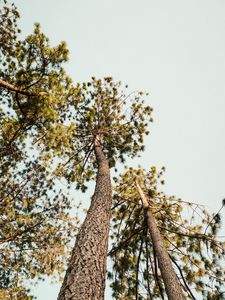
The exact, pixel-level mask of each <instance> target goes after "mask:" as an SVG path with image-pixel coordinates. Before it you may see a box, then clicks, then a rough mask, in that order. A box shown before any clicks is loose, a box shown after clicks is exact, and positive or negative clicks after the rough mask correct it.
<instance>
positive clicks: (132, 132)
mask: <svg viewBox="0 0 225 300" xmlns="http://www.w3.org/2000/svg"><path fill="white" fill-rule="evenodd" d="M125 88H127V86H126V87H125ZM144 96H145V93H143V92H134V93H131V94H126V93H125V92H124V91H123V90H122V89H121V83H120V82H114V81H113V79H112V78H111V77H106V78H104V79H96V78H94V77H93V78H92V80H91V81H90V82H87V83H82V84H77V86H76V91H75V94H74V99H73V101H71V103H70V110H69V112H68V119H69V120H70V129H69V132H70V134H71V129H72V128H73V133H72V135H73V137H74V140H75V144H74V146H73V147H74V149H76V153H75V154H73V155H72V157H71V158H70V159H69V161H68V163H67V164H66V167H67V168H65V165H63V172H64V173H63V174H64V175H65V176H66V177H67V179H68V180H69V181H77V182H78V185H77V187H78V188H80V187H81V188H82V189H83V190H85V186H84V183H85V181H86V180H87V181H89V180H90V179H91V178H92V177H93V174H94V170H95V169H96V167H97V164H96V159H95V156H94V145H95V141H96V139H98V140H99V141H100V142H101V145H102V147H103V151H104V153H105V155H106V157H107V159H108V161H109V164H110V167H115V165H116V162H117V161H121V162H124V161H125V157H126V156H129V157H132V158H133V157H135V156H136V155H137V154H138V153H139V152H140V151H143V150H144V146H143V138H144V135H145V134H148V133H149V131H148V122H149V121H152V118H151V112H152V108H150V107H149V106H145V105H144V100H143V98H144ZM68 119H67V120H68ZM60 171H61V170H60Z"/></svg>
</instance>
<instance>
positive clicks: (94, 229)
mask: <svg viewBox="0 0 225 300" xmlns="http://www.w3.org/2000/svg"><path fill="white" fill-rule="evenodd" d="M95 155H96V160H97V163H98V173H97V180H96V186H95V192H94V195H93V197H92V201H91V206H90V208H89V210H88V212H87V216H86V219H85V221H84V223H83V224H82V226H81V228H80V231H79V234H78V236H77V239H76V243H75V246H74V249H73V250H72V257H71V260H70V263H69V267H68V269H67V272H66V275H65V278H64V282H63V284H62V287H61V290H60V293H59V296H58V300H69V299H70V300H102V299H104V290H105V274H106V260H107V251H108V236H109V222H110V217H111V204H112V195H111V194H112V191H111V182H110V170H109V165H108V161H107V159H106V158H105V155H104V153H103V151H102V148H101V146H100V144H97V145H96V146H95Z"/></svg>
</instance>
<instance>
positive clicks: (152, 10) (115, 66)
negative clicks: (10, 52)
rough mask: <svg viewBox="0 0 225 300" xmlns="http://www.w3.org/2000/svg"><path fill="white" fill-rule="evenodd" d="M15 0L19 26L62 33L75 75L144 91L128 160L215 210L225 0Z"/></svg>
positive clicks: (222, 185) (224, 104)
mask: <svg viewBox="0 0 225 300" xmlns="http://www.w3.org/2000/svg"><path fill="white" fill-rule="evenodd" d="M15 3H16V4H17V6H18V8H19V10H20V12H21V27H22V30H23V32H24V33H25V34H28V33H30V32H31V31H32V27H33V23H34V22H39V23H40V24H41V27H42V30H43V31H44V33H45V34H46V35H47V36H48V37H49V38H50V40H51V42H52V43H53V44H54V45H55V44H56V43H58V42H59V41H61V40H64V41H66V43H67V45H68V47H69V50H70V62H69V64H68V66H67V70H68V72H69V74H70V75H71V76H72V78H73V79H74V81H75V82H77V81H86V80H89V78H90V77H91V76H93V75H94V76H96V77H103V76H108V75H111V76H113V77H114V79H116V80H121V81H122V82H124V83H127V84H128V85H129V88H130V89H131V90H146V91H148V92H149V93H150V95H149V97H148V99H147V102H148V104H149V105H151V106H152V107H153V108H154V120H155V122H154V123H153V124H152V125H151V128H150V129H151V134H150V135H149V137H148V138H147V139H146V151H145V153H144V154H143V155H142V158H141V159H139V160H136V161H134V162H133V164H134V165H137V164H138V163H141V164H142V165H143V166H144V167H145V168H148V167H150V166H151V165H156V166H158V167H160V166H162V165H165V166H166V170H167V171H166V176H165V179H166V186H165V190H166V192H167V193H168V194H175V195H177V196H179V197H182V198H183V199H184V200H187V201H193V202H197V203H200V204H204V205H206V208H208V209H210V210H213V211H214V212H216V211H217V210H218V209H219V208H220V206H221V200H222V199H223V198H224V197H225V182H224V181H225V180H224V179H225V175H224V169H225V137H224V131H225V84H224V83H225V1H224V0H189V1H184V0H170V1H168V0H155V1H153V0H139V1H135V0H64V1H59V0H38V1H37V0H36V1H34V0H33V1H30V0H15ZM224 223H225V222H224ZM223 232H224V230H223ZM57 292H58V286H52V287H51V286H49V282H47V283H46V284H42V285H39V287H38V288H36V289H35V294H36V295H37V297H38V298H37V299H38V300H46V299H50V300H54V299H56V295H57ZM108 294H109V293H107V297H106V300H110V299H111V298H110V296H109V295H108Z"/></svg>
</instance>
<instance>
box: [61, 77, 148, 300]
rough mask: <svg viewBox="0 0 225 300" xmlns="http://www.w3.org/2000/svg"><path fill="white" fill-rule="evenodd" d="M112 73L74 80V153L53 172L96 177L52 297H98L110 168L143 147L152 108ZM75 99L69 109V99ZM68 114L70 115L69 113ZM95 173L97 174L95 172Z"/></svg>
mask: <svg viewBox="0 0 225 300" xmlns="http://www.w3.org/2000/svg"><path fill="white" fill-rule="evenodd" d="M120 86H121V83H120V82H118V83H115V82H114V81H113V80H112V78H110V77H107V78H104V79H103V80H101V79H95V78H92V80H91V81H90V82H87V83H83V84H78V85H77V89H76V93H75V94H74V100H73V101H72V102H71V103H70V109H69V112H68V117H67V122H68V120H69V126H70V128H72V127H73V128H74V140H75V148H76V149H77V150H76V151H75V153H74V154H73V155H72V156H71V157H69V158H68V159H67V161H66V162H65V163H63V164H61V166H59V167H58V170H57V175H58V176H65V177H66V178H67V180H68V181H69V182H73V181H74V182H76V187H77V189H79V188H81V189H82V190H83V191H85V189H86V181H89V180H91V179H93V178H95V180H96V185H95V192H94V195H93V196H92V198H91V205H90V208H89V210H88V211H87V215H86V218H85V221H84V223H83V224H82V226H81V228H80V231H79V234H78V235H77V238H76V243H75V246H74V249H73V251H72V256H71V259H70V262H69V266H68V269H67V272H66V275H65V278H64V282H63V284H62V287H61V290H60V293H59V296H58V299H59V300H65V299H76V300H78V299H80V300H81V299H85V300H86V299H103V298H104V290H105V273H106V259H107V251H108V236H109V224H110V218H111V204H112V191H111V190H112V188H111V180H110V168H113V167H115V165H116V162H117V161H121V162H124V160H125V156H126V155H127V156H129V157H132V158H133V157H135V156H136V155H137V154H138V152H139V151H142V150H143V149H144V146H143V137H144V135H145V134H148V128H147V126H148V121H149V120H150V121H151V120H152V119H151V112H152V109H151V108H150V107H149V106H145V105H144V101H143V96H144V95H145V94H144V93H141V92H134V93H130V94H128V95H127V94H125V93H124V92H123V91H122V90H121V88H120ZM74 103H75V108H74V106H73V104H74ZM69 113H70V116H69ZM95 172H96V173H97V175H95Z"/></svg>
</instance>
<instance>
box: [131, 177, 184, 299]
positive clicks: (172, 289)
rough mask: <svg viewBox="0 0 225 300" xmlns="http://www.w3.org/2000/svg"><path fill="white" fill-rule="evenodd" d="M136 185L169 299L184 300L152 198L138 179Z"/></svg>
mask: <svg viewBox="0 0 225 300" xmlns="http://www.w3.org/2000/svg"><path fill="white" fill-rule="evenodd" d="M136 185H137V188H138V191H139V194H140V196H141V199H142V203H143V206H144V209H145V210H146V215H147V223H148V229H149V232H150V235H151V239H152V244H153V247H154V249H155V254H156V257H157V259H158V263H159V268H160V271H161V275H162V278H163V282H164V285H165V289H166V294H167V297H168V299H169V300H184V299H185V298H184V294H183V291H182V288H181V285H180V283H179V280H178V278H177V275H176V272H175V271H174V269H173V266H172V263H171V260H170V257H169V254H168V253H167V250H166V248H165V246H164V243H163V239H162V236H161V233H160V231H159V229H158V226H157V223H156V220H155V217H154V216H153V214H152V212H151V209H150V206H149V201H150V202H152V200H151V199H148V198H147V196H146V195H145V193H144V192H143V190H142V189H141V187H140V185H139V184H138V182H137V181H136ZM148 200H149V201H148Z"/></svg>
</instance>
